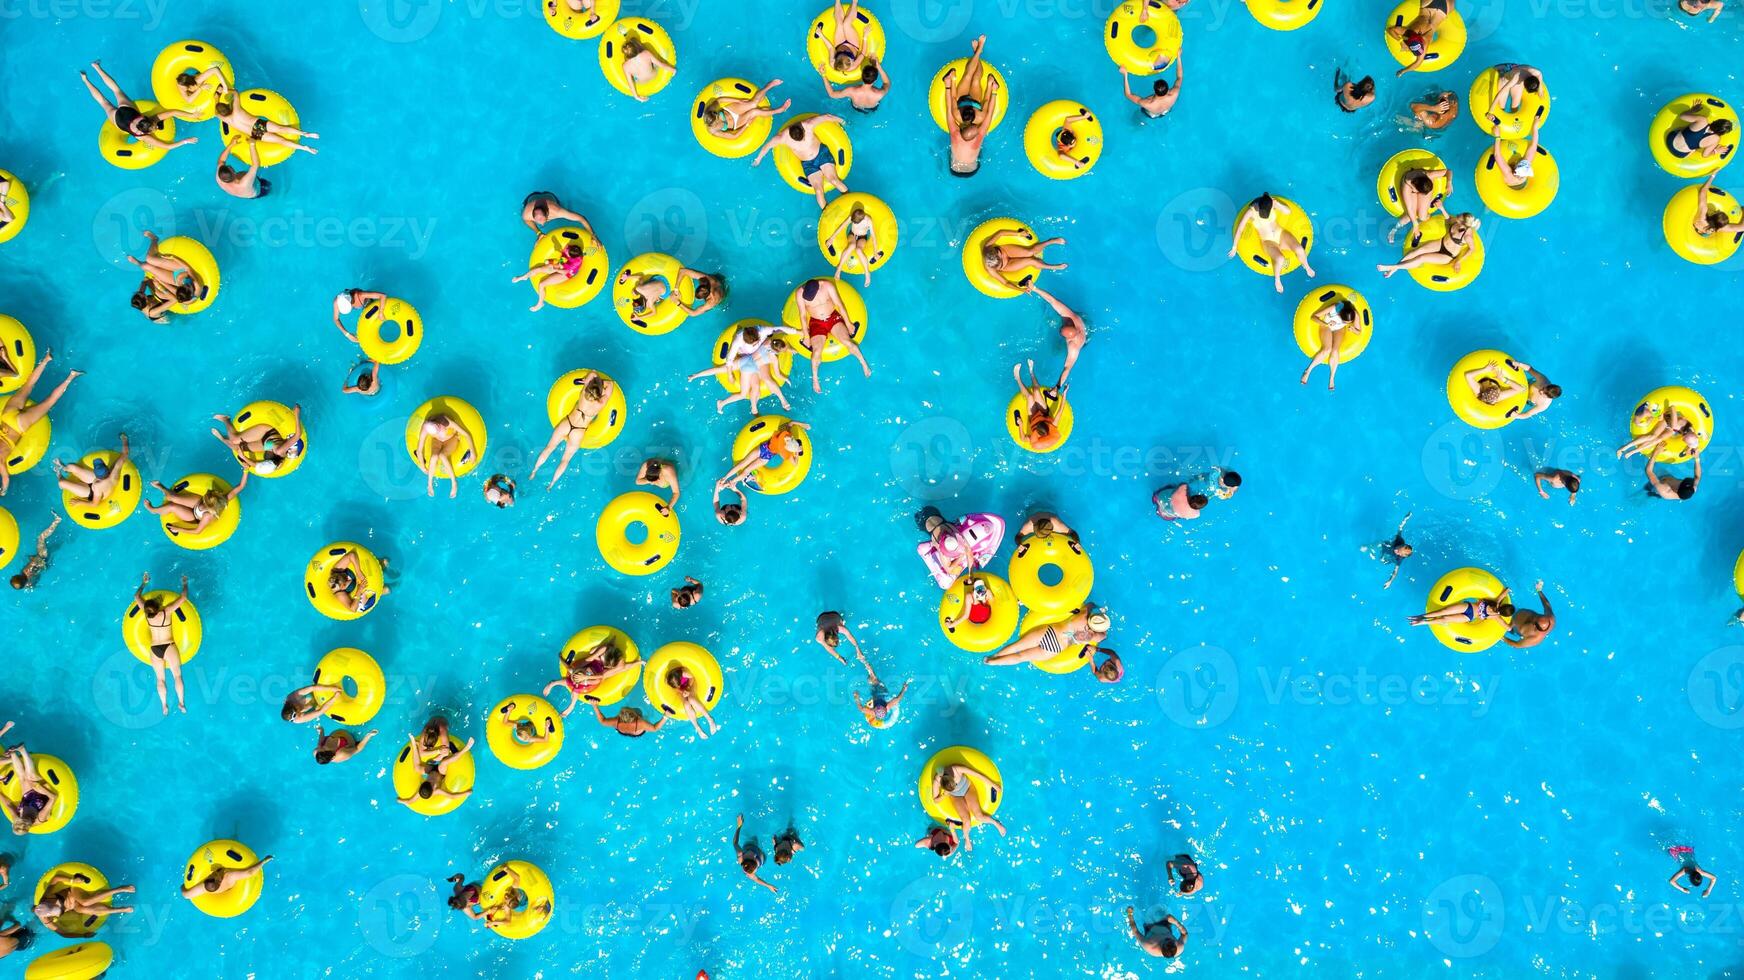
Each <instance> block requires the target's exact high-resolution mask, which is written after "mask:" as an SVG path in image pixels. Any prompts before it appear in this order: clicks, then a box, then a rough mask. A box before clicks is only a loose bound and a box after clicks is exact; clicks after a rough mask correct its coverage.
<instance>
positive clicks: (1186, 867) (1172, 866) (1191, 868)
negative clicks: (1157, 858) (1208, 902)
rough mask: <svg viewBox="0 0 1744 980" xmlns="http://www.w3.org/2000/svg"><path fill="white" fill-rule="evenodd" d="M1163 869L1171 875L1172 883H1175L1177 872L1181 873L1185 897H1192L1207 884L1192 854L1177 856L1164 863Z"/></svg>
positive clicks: (1181, 883) (1181, 886)
mask: <svg viewBox="0 0 1744 980" xmlns="http://www.w3.org/2000/svg"><path fill="white" fill-rule="evenodd" d="M1163 868H1164V870H1166V871H1167V872H1168V873H1169V881H1170V882H1173V881H1175V872H1177V871H1179V872H1180V873H1181V879H1180V889H1181V894H1183V895H1191V894H1193V893H1194V892H1196V891H1198V890H1199V889H1200V888H1201V887H1202V886H1204V884H1205V878H1204V876H1202V875H1200V874H1199V862H1198V861H1195V860H1193V855H1191V854H1177V855H1175V856H1174V857H1172V858H1170V859H1169V860H1168V861H1166V862H1164V864H1163Z"/></svg>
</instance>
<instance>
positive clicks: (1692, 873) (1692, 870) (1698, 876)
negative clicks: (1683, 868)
mask: <svg viewBox="0 0 1744 980" xmlns="http://www.w3.org/2000/svg"><path fill="white" fill-rule="evenodd" d="M1687 870H1688V871H1689V883H1690V884H1692V885H1700V884H1701V883H1702V882H1703V881H1705V880H1706V879H1704V878H1703V877H1702V869H1701V868H1698V867H1696V866H1694V865H1691V866H1690V867H1689V868H1688V869H1687Z"/></svg>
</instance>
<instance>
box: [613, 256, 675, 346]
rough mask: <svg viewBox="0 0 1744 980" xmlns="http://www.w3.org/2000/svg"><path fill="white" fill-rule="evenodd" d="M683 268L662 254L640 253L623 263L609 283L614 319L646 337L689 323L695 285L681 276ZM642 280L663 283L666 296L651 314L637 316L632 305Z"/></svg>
mask: <svg viewBox="0 0 1744 980" xmlns="http://www.w3.org/2000/svg"><path fill="white" fill-rule="evenodd" d="M683 268H684V265H683V263H681V262H679V261H678V260H677V259H676V258H674V257H672V256H670V255H666V254H664V253H662V252H644V253H643V254H641V255H638V256H636V257H635V258H633V259H631V260H630V261H628V262H625V263H624V267H623V268H622V269H620V270H618V277H617V278H616V279H614V280H612V307H613V308H614V309H616V310H617V311H618V319H620V320H623V321H624V325H625V326H627V327H629V328H630V329H631V330H634V331H636V332H637V333H640V334H647V335H648V336H650V337H657V336H659V335H661V334H668V333H671V332H672V331H674V330H677V329H678V328H679V327H681V326H683V325H684V321H686V320H688V319H690V312H689V310H690V307H692V306H694V305H695V303H696V281H695V280H694V279H691V278H690V277H689V276H686V275H683V274H682V272H681V270H682V269H683ZM646 279H659V280H662V281H664V282H665V283H666V296H665V298H663V299H661V300H660V301H659V302H658V303H655V304H654V308H653V309H652V310H649V311H648V312H646V313H640V314H639V313H637V312H636V311H635V307H634V306H633V305H632V303H633V302H634V301H635V298H636V287H637V286H638V285H639V284H640V283H641V282H642V281H644V280H646Z"/></svg>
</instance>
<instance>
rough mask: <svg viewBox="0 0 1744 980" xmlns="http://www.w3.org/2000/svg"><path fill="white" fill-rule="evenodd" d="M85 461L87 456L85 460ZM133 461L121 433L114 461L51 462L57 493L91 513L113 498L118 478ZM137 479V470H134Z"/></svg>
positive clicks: (119, 478)
mask: <svg viewBox="0 0 1744 980" xmlns="http://www.w3.org/2000/svg"><path fill="white" fill-rule="evenodd" d="M87 459H89V457H87ZM132 462H133V451H132V448H131V447H130V446H129V445H128V442H127V433H125V432H123V433H121V454H120V455H119V456H117V457H116V458H115V461H114V462H104V461H103V459H93V460H91V461H90V463H89V464H86V463H63V462H61V461H60V460H58V459H57V460H54V470H55V476H56V477H57V478H58V482H59V484H60V488H61V493H62V494H65V495H66V498H67V499H68V500H69V501H72V502H73V503H76V504H79V505H81V506H83V507H87V508H90V509H92V510H99V509H101V508H102V507H103V505H104V504H107V503H108V502H109V498H111V497H113V496H115V490H116V488H117V487H118V486H120V484H121V478H122V477H123V476H125V475H126V473H127V469H128V466H129V465H130V464H131V463H132ZM135 474H136V477H135V478H136V479H137V470H135Z"/></svg>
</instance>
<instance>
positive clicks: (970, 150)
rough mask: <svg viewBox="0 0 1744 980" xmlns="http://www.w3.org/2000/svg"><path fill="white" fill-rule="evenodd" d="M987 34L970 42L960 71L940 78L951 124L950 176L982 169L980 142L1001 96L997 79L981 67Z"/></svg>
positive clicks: (959, 175)
mask: <svg viewBox="0 0 1744 980" xmlns="http://www.w3.org/2000/svg"><path fill="white" fill-rule="evenodd" d="M986 46H987V35H985V34H983V35H981V36H980V37H978V38H976V39H975V40H974V42H973V43H971V44H970V46H969V60H968V61H967V62H966V63H965V64H964V65H963V72H962V74H960V75H959V74H958V73H957V71H956V70H955V69H952V70H950V71H947V72H945V74H944V77H943V78H942V79H940V82H941V84H942V85H943V87H944V90H945V106H946V109H945V115H946V117H947V121H948V122H949V123H950V124H951V125H950V126H949V127H948V128H947V132H948V133H949V136H950V151H951V156H950V171H951V176H953V177H973V176H974V175H975V173H976V172H977V171H979V170H980V169H981V144H982V143H983V142H985V141H986V139H987V134H988V133H989V132H991V131H992V129H993V120H994V118H995V116H996V112H995V109H996V108H997V100H999V99H1001V98H1003V97H1004V93H1003V92H1001V91H1000V88H999V79H998V77H997V76H995V75H994V74H993V73H992V72H990V71H984V70H983V67H984V66H983V63H982V60H981V55H982V50H983V49H984V48H985V47H986Z"/></svg>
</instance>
